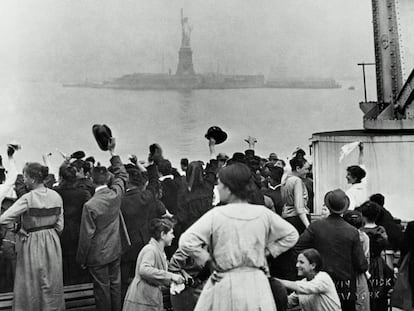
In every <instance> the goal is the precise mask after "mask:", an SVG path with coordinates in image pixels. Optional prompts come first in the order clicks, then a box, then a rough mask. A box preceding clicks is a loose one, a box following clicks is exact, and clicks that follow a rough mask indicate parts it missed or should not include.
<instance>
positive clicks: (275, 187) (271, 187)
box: [267, 183, 281, 190]
mask: <svg viewBox="0 0 414 311" xmlns="http://www.w3.org/2000/svg"><path fill="white" fill-rule="evenodd" d="M267 186H268V187H269V189H270V190H276V189H277V188H279V187H280V186H281V184H278V185H276V186H272V185H271V184H270V183H268V184H267Z"/></svg>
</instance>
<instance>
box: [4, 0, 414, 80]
mask: <svg viewBox="0 0 414 311" xmlns="http://www.w3.org/2000/svg"><path fill="white" fill-rule="evenodd" d="M413 2H414V1H412V0H399V5H400V7H401V10H400V12H401V16H400V20H401V24H402V25H403V28H402V30H403V32H402V35H403V40H404V41H403V43H404V52H405V55H406V58H407V59H406V70H407V71H409V70H411V68H412V67H413V66H414V28H413V25H412V23H410V22H409V21H410V20H412V19H413V18H414V5H413V4H414V3H413ZM180 8H184V12H185V15H186V16H189V19H190V23H191V24H192V25H193V28H194V29H193V32H192V40H191V45H192V48H193V60H194V64H195V70H196V71H197V72H209V71H210V72H211V71H216V70H217V68H218V66H219V70H220V71H221V72H228V73H236V72H237V73H249V74H255V73H263V74H265V75H266V76H268V75H270V74H273V75H277V73H278V72H280V71H286V72H287V73H288V74H291V75H320V76H326V77H327V76H332V77H334V78H347V77H348V78H355V77H359V76H360V68H358V67H357V66H356V64H357V63H358V62H361V61H373V60H374V49H373V42H372V41H373V34H372V13H371V0H346V1H344V0H288V1H286V0H260V1H251V0H211V1H206V0H173V1H172V0H145V1H144V0H139V1H138V0H122V1H119V0H116V1H115V0H114V1H106V0H70V1H69V0H65V1H63V0H30V1H29V0H19V1H15V0H11V1H8V0H2V1H0V38H1V41H0V46H1V48H0V66H1V68H2V70H1V72H0V77H1V78H5V79H10V78H24V79H34V80H36V79H42V80H43V79H47V80H52V81H73V80H83V79H85V78H89V79H98V80H99V79H104V78H110V77H117V76H119V75H123V74H127V73H132V72H160V71H161V68H162V59H163V58H164V64H165V66H164V68H165V70H166V71H167V70H168V68H171V69H172V71H173V72H175V70H176V65H177V58H178V48H179V46H180V42H181V30H180ZM410 24H411V25H410ZM409 27H410V28H409Z"/></svg>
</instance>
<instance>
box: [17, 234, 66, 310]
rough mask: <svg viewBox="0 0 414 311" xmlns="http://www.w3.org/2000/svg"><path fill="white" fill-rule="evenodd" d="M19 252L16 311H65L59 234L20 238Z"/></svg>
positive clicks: (18, 240)
mask: <svg viewBox="0 0 414 311" xmlns="http://www.w3.org/2000/svg"><path fill="white" fill-rule="evenodd" d="M16 252H17V262H16V279H15V282H14V300H13V310H16V311H20V310H21V311H39V310H42V311H52V310H53V311H55V310H58V311H60V310H65V300H64V296H63V275H62V250H61V246H60V240H59V237H58V235H57V233H56V231H55V230H54V229H47V230H41V231H37V232H32V233H30V234H29V236H28V237H25V236H20V235H19V237H18V239H17V243H16Z"/></svg>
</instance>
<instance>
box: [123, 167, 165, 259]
mask: <svg viewBox="0 0 414 311" xmlns="http://www.w3.org/2000/svg"><path fill="white" fill-rule="evenodd" d="M147 170H148V181H149V183H148V186H147V188H146V189H145V190H140V189H138V188H137V187H134V186H132V187H129V188H128V189H127V190H126V192H125V194H124V196H123V197H122V204H121V211H122V215H123V216H124V220H125V225H126V227H127V230H128V234H129V238H130V239H131V247H130V248H129V249H128V250H127V251H126V252H125V253H124V254H123V255H122V261H133V262H135V261H136V260H137V256H138V253H139V252H140V251H141V249H142V248H143V247H144V246H145V245H146V244H147V243H148V242H149V240H150V234H149V229H148V225H149V222H150V221H151V219H153V218H159V217H161V216H162V215H163V214H165V212H166V210H165V207H164V205H163V204H162V203H161V202H159V201H158V200H157V199H156V193H157V192H158V170H157V167H156V166H155V165H151V166H149V167H148V169H147Z"/></svg>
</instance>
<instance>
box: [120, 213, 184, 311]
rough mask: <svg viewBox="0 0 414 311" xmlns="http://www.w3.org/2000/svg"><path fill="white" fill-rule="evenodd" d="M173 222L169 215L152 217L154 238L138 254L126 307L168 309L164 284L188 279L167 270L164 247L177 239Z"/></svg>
mask: <svg viewBox="0 0 414 311" xmlns="http://www.w3.org/2000/svg"><path fill="white" fill-rule="evenodd" d="M173 226H174V225H173V223H172V222H171V221H170V220H169V219H158V218H155V219H153V220H151V222H150V226H149V231H150V235H151V240H150V241H149V243H148V244H147V245H145V246H144V248H143V249H142V250H141V252H140V253H139V255H138V259H137V265H136V268H135V277H134V279H133V280H132V282H131V284H130V285H129V288H128V291H127V293H126V296H125V301H124V307H123V308H122V310H123V311H135V310H139V311H142V310H148V311H162V310H164V306H163V299H162V291H161V287H162V286H169V285H170V284H171V282H174V283H176V284H181V283H184V277H183V276H182V275H180V274H175V273H171V272H168V271H167V257H166V255H165V251H164V248H165V247H166V246H170V245H171V242H172V240H173V239H174V233H173Z"/></svg>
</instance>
